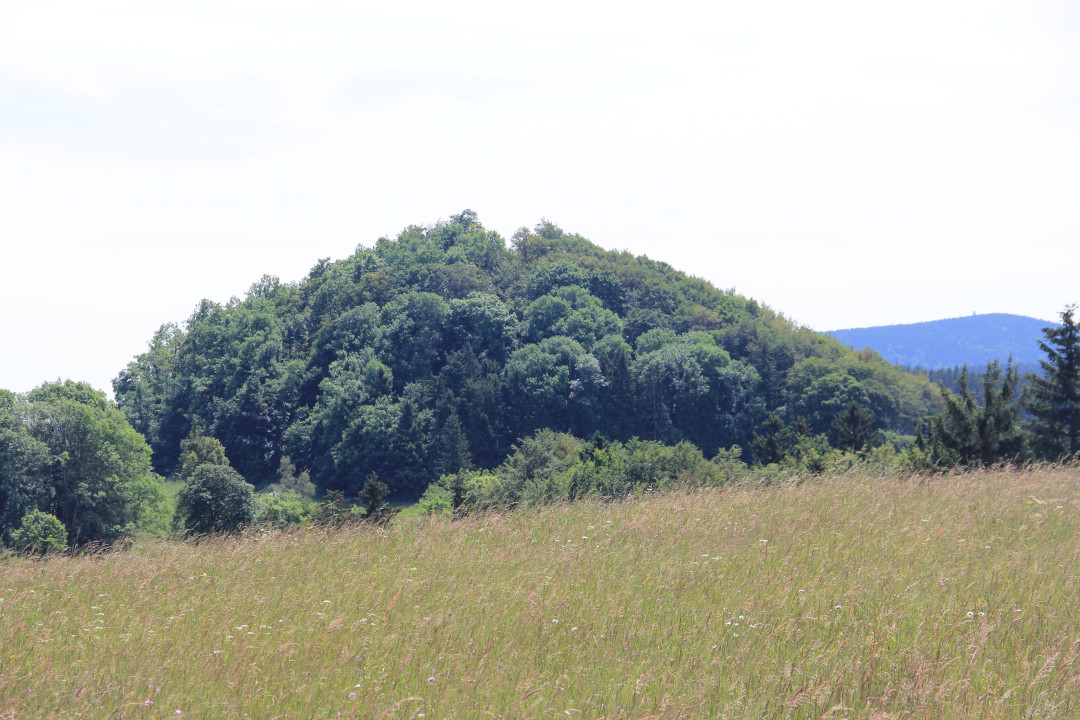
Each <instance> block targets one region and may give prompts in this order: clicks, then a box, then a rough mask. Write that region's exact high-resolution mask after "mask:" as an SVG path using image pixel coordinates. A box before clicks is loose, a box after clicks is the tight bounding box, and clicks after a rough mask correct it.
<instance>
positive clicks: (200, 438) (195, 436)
mask: <svg viewBox="0 0 1080 720" xmlns="http://www.w3.org/2000/svg"><path fill="white" fill-rule="evenodd" d="M200 465H223V466H225V467H231V464H230V463H229V458H227V457H225V446H224V445H222V444H221V441H219V440H218V439H217V438H212V437H208V436H206V435H204V434H203V431H202V428H201V427H200V426H199V425H198V423H196V424H195V427H193V428H192V429H191V434H190V435H188V436H187V438H186V439H184V440H183V441H181V443H180V479H181V480H187V479H188V478H190V477H191V475H192V473H194V472H195V470H196V469H197V468H198V467H199V466H200Z"/></svg>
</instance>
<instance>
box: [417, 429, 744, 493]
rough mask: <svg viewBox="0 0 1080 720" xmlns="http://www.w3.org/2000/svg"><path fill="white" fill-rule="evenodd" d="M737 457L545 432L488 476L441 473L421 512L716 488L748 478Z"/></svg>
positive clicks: (734, 451)
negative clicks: (692, 488) (708, 456)
mask: <svg viewBox="0 0 1080 720" xmlns="http://www.w3.org/2000/svg"><path fill="white" fill-rule="evenodd" d="M741 452H742V451H741V450H740V449H739V448H738V447H733V448H731V449H729V450H721V451H720V452H719V453H717V456H716V457H715V458H714V460H713V461H712V462H710V461H708V460H706V459H705V458H704V457H703V456H702V454H701V451H700V450H698V449H697V447H695V446H694V445H693V444H691V443H689V442H685V441H683V442H680V443H678V444H676V445H664V444H662V443H658V442H653V441H644V440H638V439H636V438H634V439H631V440H630V441H629V442H627V443H621V442H617V441H616V442H612V441H608V440H605V439H604V438H603V437H602V436H599V435H597V436H595V437H594V438H593V439H592V440H591V441H589V442H588V443H586V442H583V441H581V440H579V439H578V438H575V437H573V436H572V435H568V434H566V433H556V432H553V431H551V430H546V429H545V430H540V431H538V432H537V433H535V434H534V435H531V436H529V437H527V438H525V439H523V440H522V441H521V442H520V443H519V444H518V446H517V447H516V448H515V450H514V452H513V453H512V454H511V455H510V456H509V457H507V459H506V461H505V462H503V464H502V465H500V466H499V467H497V468H495V469H494V470H491V471H462V472H458V473H455V474H453V475H443V476H442V477H441V478H439V480H438V481H437V482H435V483H432V484H431V485H430V486H428V489H427V490H426V491H425V493H424V495H423V497H422V498H421V500H420V507H421V509H422V511H423V512H425V513H431V512H434V513H437V514H440V513H442V514H445V513H450V512H456V511H461V510H463V509H468V508H475V507H481V508H482V507H513V506H517V505H535V504H546V503H551V502H557V501H560V500H576V499H580V498H584V497H601V498H608V499H623V498H626V497H630V496H634V495H636V494H641V493H646V492H650V491H659V490H669V489H673V488H677V487H694V486H715V485H721V484H724V483H727V482H734V481H736V480H739V479H741V478H743V477H744V476H745V475H746V473H747V471H748V468H747V467H746V465H745V464H744V463H743V462H742V461H741V460H740V459H739V457H740V455H741Z"/></svg>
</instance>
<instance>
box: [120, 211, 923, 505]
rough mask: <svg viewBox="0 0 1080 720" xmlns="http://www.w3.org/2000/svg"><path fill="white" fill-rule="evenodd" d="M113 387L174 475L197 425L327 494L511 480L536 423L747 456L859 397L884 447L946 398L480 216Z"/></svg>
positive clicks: (671, 273) (442, 227) (604, 254)
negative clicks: (501, 476)
mask: <svg viewBox="0 0 1080 720" xmlns="http://www.w3.org/2000/svg"><path fill="white" fill-rule="evenodd" d="M114 389H115V394H116V399H117V403H118V404H119V406H120V408H121V409H122V411H123V412H124V414H125V415H126V417H127V418H128V419H129V421H130V422H131V424H132V425H133V426H134V427H135V428H136V429H138V430H139V431H140V432H141V433H143V434H144V435H145V437H146V438H147V441H148V442H149V444H150V446H151V447H152V448H153V451H154V465H155V469H156V470H157V472H158V473H160V474H162V475H165V476H173V475H175V474H176V473H177V472H178V470H179V463H180V444H181V441H182V440H183V439H184V438H186V437H187V436H188V435H189V433H190V431H191V428H192V427H193V425H195V424H198V425H199V426H200V427H202V428H205V430H206V432H207V433H208V434H209V435H211V436H213V437H214V438H217V439H218V440H220V441H221V443H222V444H223V445H224V448H225V451H226V453H227V455H228V457H229V459H230V461H231V463H232V467H233V468H235V469H236V470H237V471H238V472H239V473H240V474H241V475H242V476H243V477H244V478H246V479H247V480H248V481H250V482H251V483H253V484H254V485H255V486H256V487H258V488H262V487H264V486H266V485H267V484H269V483H272V482H274V481H275V478H276V473H277V469H278V467H279V465H280V463H281V460H282V458H285V457H288V458H289V459H290V461H291V462H292V463H294V464H295V465H296V467H297V468H298V472H301V471H302V472H307V473H309V475H310V478H311V481H312V482H313V484H314V485H315V486H316V488H317V490H318V492H319V493H325V492H327V491H334V490H336V491H340V492H343V493H346V494H348V495H349V496H352V495H355V494H356V493H357V492H358V491H359V490H360V489H362V488H363V487H364V485H365V483H366V481H367V479H368V478H369V477H370V476H371V475H372V474H374V475H375V476H376V477H378V478H379V479H380V481H381V482H383V483H385V484H386V485H387V487H388V490H389V492H390V493H391V495H392V496H395V497H399V498H416V497H419V496H420V495H421V494H422V493H423V492H424V491H425V489H426V488H427V487H428V485H429V484H430V483H431V482H432V481H433V480H435V479H437V478H439V477H441V476H443V475H449V474H454V473H456V472H458V471H460V470H488V469H493V468H496V467H498V466H499V465H501V464H502V463H503V462H504V460H505V459H506V458H507V457H508V456H509V455H510V454H511V453H512V452H513V450H514V447H515V446H516V444H517V443H519V441H520V440H521V439H522V438H527V437H530V436H532V435H534V434H535V433H536V432H537V431H538V430H541V429H551V430H553V431H557V432H562V433H568V434H570V435H573V436H575V437H578V438H589V437H592V436H594V435H596V434H599V435H601V436H603V437H605V438H606V439H607V440H609V441H611V442H618V443H627V442H629V441H631V440H632V439H633V438H640V439H643V440H648V441H653V442H658V443H663V444H666V445H676V444H678V443H680V442H684V441H685V442H689V443H691V444H693V445H694V446H696V447H697V448H698V449H699V450H700V451H701V452H702V453H704V454H706V455H708V456H712V455H714V454H715V453H716V452H717V451H718V450H719V449H721V448H732V447H735V446H739V447H740V448H741V449H742V450H741V452H742V455H741V459H742V460H743V461H744V462H747V463H752V462H755V460H756V458H755V456H754V452H755V450H754V448H755V444H754V438H755V436H756V435H758V434H760V432H761V431H762V429H763V427H764V426H765V424H766V423H767V422H768V421H769V418H770V417H771V416H772V415H773V414H775V415H777V416H778V417H780V418H781V419H782V420H783V421H784V422H788V423H794V422H796V420H799V421H800V422H803V423H804V424H805V425H806V427H807V429H808V431H809V432H810V433H812V434H814V435H815V436H817V435H824V436H825V437H826V438H827V439H828V442H833V443H835V442H837V441H839V440H840V438H838V437H837V436H836V435H835V433H836V427H837V425H836V421H837V418H838V417H839V416H841V415H842V414H843V413H845V412H846V411H847V409H848V408H849V407H850V406H852V405H855V406H857V407H858V408H859V409H860V413H861V414H862V416H863V417H865V418H868V422H869V432H870V434H871V435H872V436H873V437H874V438H875V439H879V440H880V439H888V438H897V437H901V436H908V437H911V436H913V435H914V433H915V430H916V428H917V427H918V425H919V423H920V422H921V421H922V420H923V419H924V418H925V417H927V416H928V415H930V414H931V413H933V412H936V411H937V410H939V409H940V407H941V405H940V400H939V398H938V393H937V390H936V389H935V388H934V387H933V386H932V385H931V384H930V383H929V382H927V381H926V380H925V379H924V378H917V377H914V376H911V375H909V374H906V373H904V372H902V371H901V370H899V369H897V368H895V367H892V366H890V365H889V364H888V363H886V362H884V361H883V360H881V358H880V357H878V356H877V355H875V354H874V353H872V352H866V351H864V352H855V351H853V350H850V349H848V348H845V347H843V346H841V345H840V344H839V343H837V342H835V341H833V340H831V339H829V338H827V337H825V336H822V335H819V334H817V333H814V332H812V331H811V330H809V329H806V328H801V327H798V326H795V325H794V324H792V323H791V322H789V321H787V320H786V319H785V318H784V317H783V316H781V315H778V314H776V313H775V312H773V311H772V310H770V309H768V308H767V307H764V306H761V305H759V304H758V303H757V302H755V301H754V300H750V299H747V298H744V297H740V296H738V295H736V294H735V293H734V292H730V291H728V292H725V291H721V290H718V289H716V288H714V287H713V286H711V285H710V284H708V283H707V282H704V281H702V280H699V279H696V278H692V277H688V276H686V275H684V274H682V273H679V272H676V271H675V270H673V269H672V268H671V267H669V266H668V265H665V264H663V263H659V262H655V261H652V260H649V259H647V258H644V257H636V256H633V255H631V254H629V253H625V252H609V251H605V250H603V249H601V248H599V247H597V246H596V245H593V244H592V243H590V242H588V241H587V240H585V239H584V238H582V237H580V236H577V235H573V234H568V233H565V232H563V231H562V230H561V229H560V228H558V227H557V226H556V225H554V224H552V223H550V222H547V221H542V222H541V223H540V224H538V225H537V226H536V227H535V228H533V229H526V228H523V229H521V230H519V231H518V232H517V233H515V234H514V236H513V237H512V238H511V240H510V243H509V245H508V244H507V243H506V242H505V241H504V239H503V238H502V237H501V236H499V235H498V234H497V233H494V232H491V231H489V230H486V229H485V228H484V227H483V225H482V224H481V223H480V221H479V220H478V218H477V217H476V215H475V214H474V213H472V212H470V211H465V212H463V213H461V214H459V215H455V216H453V217H451V219H450V220H449V221H448V222H440V223H438V224H436V225H434V226H430V227H417V226H414V227H410V228H407V229H406V230H404V231H403V232H402V233H401V234H400V235H399V236H398V237H397V238H396V239H389V238H381V239H380V240H379V241H378V242H377V243H375V246H374V247H371V248H366V247H360V248H358V249H357V251H356V252H355V253H354V254H353V255H352V256H351V257H349V258H346V259H344V260H340V261H337V262H331V261H329V260H322V261H320V262H319V263H318V264H317V265H316V266H315V267H314V268H313V269H312V271H311V272H310V273H309V274H308V276H307V277H306V278H304V279H303V280H301V281H300V282H297V283H283V282H280V281H278V280H277V279H276V278H271V277H265V278H263V279H262V280H261V281H259V282H258V283H256V284H255V285H254V286H252V288H251V290H250V292H249V293H248V294H247V296H246V297H245V298H243V299H233V300H231V301H229V302H228V303H226V304H224V305H221V304H217V303H214V302H211V301H208V300H204V301H203V302H202V303H201V304H200V305H199V307H198V308H197V309H196V310H195V312H194V313H193V314H192V315H191V316H190V317H189V318H188V320H187V322H186V323H184V324H183V325H182V326H181V325H175V324H166V325H164V326H162V328H161V329H160V330H159V331H158V332H157V333H156V334H155V336H154V337H153V338H152V340H151V341H150V346H149V349H148V350H147V352H145V353H143V354H142V355H140V356H138V357H137V358H135V360H134V361H133V362H132V363H130V364H129V366H128V367H127V368H126V369H125V370H124V371H123V372H121V373H120V375H119V377H117V378H116V380H115V381H114Z"/></svg>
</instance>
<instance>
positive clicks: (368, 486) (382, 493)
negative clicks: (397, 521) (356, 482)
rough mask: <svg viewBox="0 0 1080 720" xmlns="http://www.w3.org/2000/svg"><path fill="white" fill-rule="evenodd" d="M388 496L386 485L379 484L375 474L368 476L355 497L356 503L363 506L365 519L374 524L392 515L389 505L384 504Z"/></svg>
mask: <svg viewBox="0 0 1080 720" xmlns="http://www.w3.org/2000/svg"><path fill="white" fill-rule="evenodd" d="M389 495H390V489H389V488H388V487H386V483H384V482H381V481H380V480H379V478H378V476H377V475H375V473H371V474H370V475H368V478H367V481H365V482H364V487H363V488H362V489H361V490H360V494H359V495H357V496H356V499H357V501H359V503H360V504H361V505H363V506H364V510H365V511H366V514H365V519H367V520H369V521H370V522H376V523H382V522H386V521H387V520H389V519H390V518H391V517H392V516H393V514H394V512H393V510H391V508H390V505H389V504H388V503H387V502H386V498H387V497H388V496H389Z"/></svg>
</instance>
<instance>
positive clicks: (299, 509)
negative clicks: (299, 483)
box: [255, 492, 315, 528]
mask: <svg viewBox="0 0 1080 720" xmlns="http://www.w3.org/2000/svg"><path fill="white" fill-rule="evenodd" d="M314 506H315V503H314V502H312V501H311V500H310V499H308V498H306V497H304V496H303V495H300V494H299V493H297V492H270V493H265V494H262V495H257V496H256V497H255V523H256V524H258V525H273V526H274V527H279V528H283V527H292V526H294V525H304V524H306V523H307V521H308V516H309V515H310V514H311V511H312V509H313V508H314Z"/></svg>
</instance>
